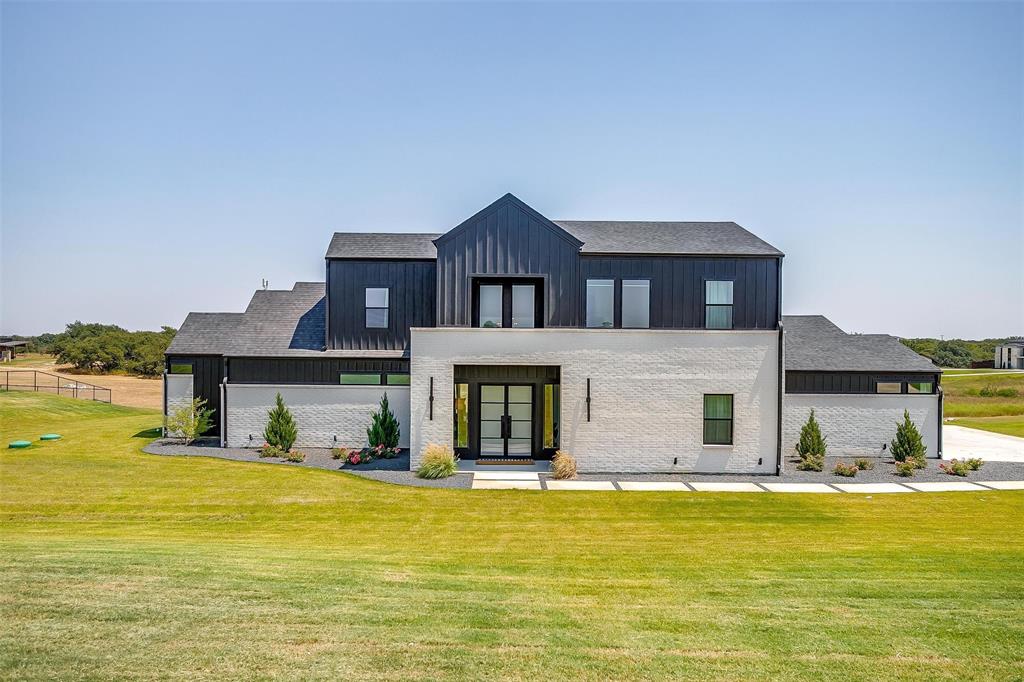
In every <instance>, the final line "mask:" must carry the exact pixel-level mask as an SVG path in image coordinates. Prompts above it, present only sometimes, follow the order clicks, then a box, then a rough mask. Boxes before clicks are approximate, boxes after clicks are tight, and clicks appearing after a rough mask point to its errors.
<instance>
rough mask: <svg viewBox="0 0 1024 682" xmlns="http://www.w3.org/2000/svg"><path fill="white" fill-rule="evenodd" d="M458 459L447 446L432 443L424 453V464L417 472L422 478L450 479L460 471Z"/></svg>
mask: <svg viewBox="0 0 1024 682" xmlns="http://www.w3.org/2000/svg"><path fill="white" fill-rule="evenodd" d="M457 462H458V458H457V457H456V456H455V453H454V452H452V450H451V448H449V447H448V446H446V445H435V444H434V443H431V444H430V445H428V446H427V448H426V450H424V451H423V462H422V463H421V464H420V466H419V468H418V469H417V470H416V475H417V476H419V477H420V478H448V477H449V476H452V475H454V474H455V472H456V471H458V469H459V467H458V464H457Z"/></svg>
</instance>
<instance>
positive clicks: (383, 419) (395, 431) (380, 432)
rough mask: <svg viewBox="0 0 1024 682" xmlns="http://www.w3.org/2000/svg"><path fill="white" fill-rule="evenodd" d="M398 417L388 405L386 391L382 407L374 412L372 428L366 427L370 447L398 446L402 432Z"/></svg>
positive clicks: (381, 402) (381, 403) (382, 399)
mask: <svg viewBox="0 0 1024 682" xmlns="http://www.w3.org/2000/svg"><path fill="white" fill-rule="evenodd" d="M400 426H401V425H400V424H399V423H398V419H397V418H396V417H395V415H394V414H393V413H392V412H391V406H390V405H388V394H387V393H385V394H384V396H383V397H382V398H381V399H380V409H379V410H377V411H376V412H374V413H373V419H372V421H371V422H370V428H368V429H366V440H367V441H369V443H370V447H371V448H375V447H377V446H378V445H383V446H384V447H386V448H397V447H398V436H399V434H400V433H401V429H400Z"/></svg>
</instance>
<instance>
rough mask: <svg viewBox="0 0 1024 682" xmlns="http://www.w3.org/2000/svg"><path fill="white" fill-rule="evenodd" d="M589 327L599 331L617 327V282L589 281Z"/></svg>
mask: <svg viewBox="0 0 1024 682" xmlns="http://www.w3.org/2000/svg"><path fill="white" fill-rule="evenodd" d="M587 326H588V327H596V328H598V329H602V328H603V329H611V328H612V327H614V326H615V280H613V279H588V280H587Z"/></svg>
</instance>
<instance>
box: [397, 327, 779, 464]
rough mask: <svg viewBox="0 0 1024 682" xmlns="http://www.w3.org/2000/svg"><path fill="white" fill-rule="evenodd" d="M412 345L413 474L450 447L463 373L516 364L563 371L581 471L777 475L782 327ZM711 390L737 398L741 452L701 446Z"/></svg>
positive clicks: (527, 332) (556, 332)
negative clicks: (427, 453)
mask: <svg viewBox="0 0 1024 682" xmlns="http://www.w3.org/2000/svg"><path fill="white" fill-rule="evenodd" d="M411 347H412V358H411V372H412V385H411V389H412V398H411V399H412V404H413V408H412V422H411V448H412V450H411V453H412V467H413V468H415V467H416V466H417V465H418V463H419V457H420V453H421V452H422V450H423V448H424V447H425V446H426V445H427V444H428V443H439V444H445V445H448V446H451V445H452V436H453V434H452V424H453V408H454V406H453V400H452V395H453V381H454V367H455V365H470V364H476V365H509V364H512V365H558V366H559V367H561V429H560V431H561V444H560V448H561V449H562V450H565V451H567V452H569V453H570V454H572V455H573V456H574V457H576V460H577V462H578V464H579V467H580V470H581V471H608V472H613V471H617V472H645V471H649V472H668V471H698V472H744V473H774V472H775V465H776V459H777V437H776V433H777V429H778V421H777V420H778V390H779V385H778V333H777V332H775V331H706V330H679V331H677V330H626V329H616V330H596V329H466V328H437V329H426V328H416V329H413V330H412V343H411ZM430 377H433V378H434V418H433V420H430V419H429V418H428V404H429V403H428V398H429V381H430ZM588 378H589V379H590V380H591V400H592V402H591V420H590V421H589V422H588V421H587V419H586V412H587V408H586V381H587V379H588ZM705 393H732V394H734V399H733V412H734V425H733V430H734V435H733V445H731V446H704V445H703V428H704V399H703V396H704V394H705ZM675 458H678V462H677V463H675V464H674V463H673V460H674V459H675Z"/></svg>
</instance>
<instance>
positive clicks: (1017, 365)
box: [995, 345, 1024, 369]
mask: <svg viewBox="0 0 1024 682" xmlns="http://www.w3.org/2000/svg"><path fill="white" fill-rule="evenodd" d="M1007 348H1009V349H1010V353H1009V355H1010V358H1009V361H1007V358H1006V355H1007V353H1006V349H1007ZM995 368H996V369H1024V347H1022V346H1017V345H1008V346H996V352H995Z"/></svg>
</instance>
